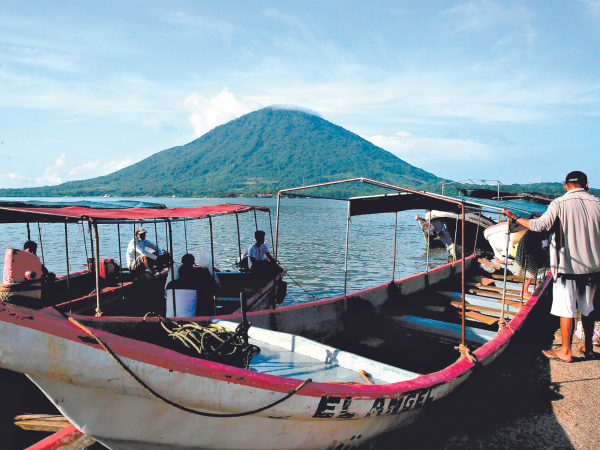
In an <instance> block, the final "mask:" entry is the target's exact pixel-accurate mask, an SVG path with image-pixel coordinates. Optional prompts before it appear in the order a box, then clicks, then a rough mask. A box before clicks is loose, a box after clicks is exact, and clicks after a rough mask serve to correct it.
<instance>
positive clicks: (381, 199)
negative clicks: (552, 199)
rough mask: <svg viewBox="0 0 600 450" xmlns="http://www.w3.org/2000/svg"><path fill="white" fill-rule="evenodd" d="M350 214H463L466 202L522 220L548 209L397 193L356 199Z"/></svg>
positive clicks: (529, 204)
mask: <svg viewBox="0 0 600 450" xmlns="http://www.w3.org/2000/svg"><path fill="white" fill-rule="evenodd" d="M348 201H349V203H350V215H351V216H361V215H366V214H380V213H393V212H399V211H407V210H412V209H426V210H437V211H447V212H452V213H457V214H458V213H460V212H461V206H460V204H461V203H463V204H464V205H465V207H466V208H467V209H468V210H472V211H487V212H490V213H497V212H500V211H502V210H503V209H509V210H511V211H512V212H513V214H515V215H516V216H518V217H533V216H539V215H542V214H543V213H544V212H546V209H547V208H548V206H546V205H541V204H539V203H534V202H530V201H527V200H505V201H497V200H488V199H480V198H472V197H463V196H457V197H453V196H442V195H437V194H433V195H432V194H430V193H428V192H415V191H413V192H400V193H394V194H385V195H374V196H369V197H353V198H350V199H348Z"/></svg>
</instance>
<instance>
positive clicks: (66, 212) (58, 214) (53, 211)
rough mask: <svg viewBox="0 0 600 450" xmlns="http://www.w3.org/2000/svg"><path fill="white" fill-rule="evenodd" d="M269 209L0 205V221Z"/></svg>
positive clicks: (178, 216)
mask: <svg viewBox="0 0 600 450" xmlns="http://www.w3.org/2000/svg"><path fill="white" fill-rule="evenodd" d="M254 210H256V211H269V208H267V207H266V206H254V205H234V204H229V203H222V204H220V205H211V206H197V207H195V208H165V209H149V208H127V209H95V208H85V207H81V206H69V207H63V208H25V207H0V223H24V222H61V223H62V222H77V221H80V220H88V219H93V220H94V221H95V222H104V223H106V222H120V221H134V220H135V221H140V222H142V221H147V220H155V219H199V218H202V217H206V216H218V215H223V214H235V213H245V212H249V211H254Z"/></svg>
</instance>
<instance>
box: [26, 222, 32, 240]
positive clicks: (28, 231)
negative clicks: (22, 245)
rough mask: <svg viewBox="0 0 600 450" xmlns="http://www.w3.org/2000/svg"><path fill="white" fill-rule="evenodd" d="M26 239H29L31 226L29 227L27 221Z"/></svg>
mask: <svg viewBox="0 0 600 450" xmlns="http://www.w3.org/2000/svg"><path fill="white" fill-rule="evenodd" d="M27 240H28V241H30V240H31V228H30V227H29V222H27Z"/></svg>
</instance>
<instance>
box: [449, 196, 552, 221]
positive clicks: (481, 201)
mask: <svg viewBox="0 0 600 450" xmlns="http://www.w3.org/2000/svg"><path fill="white" fill-rule="evenodd" d="M452 198H454V199H456V200H459V201H462V202H465V204H466V205H467V206H478V207H480V208H484V209H490V210H494V211H498V210H502V209H509V210H510V211H512V213H513V214H514V215H516V216H518V217H523V218H530V217H533V216H541V215H542V214H544V213H545V212H546V210H547V209H548V206H547V205H541V204H539V203H535V202H530V201H528V200H500V201H499V200H491V199H485V198H473V197H464V196H456V197H452Z"/></svg>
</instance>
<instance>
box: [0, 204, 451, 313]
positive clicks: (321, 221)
mask: <svg viewBox="0 0 600 450" xmlns="http://www.w3.org/2000/svg"><path fill="white" fill-rule="evenodd" d="M3 200H11V199H3ZM13 200H14V199H13ZM18 200H25V199H18ZM28 200H31V199H28ZM40 200H44V201H52V200H55V201H60V202H65V201H76V200H79V199H77V198H69V199H65V198H56V199H52V198H43V199H40ZM86 200H90V199H89V198H86ZM91 200H93V199H91ZM98 200H105V199H98ZM106 200H108V201H110V200H118V199H106ZM126 200H131V198H127V199H126ZM139 200H146V201H151V202H156V203H163V204H165V205H167V206H169V207H175V206H177V207H193V206H201V205H216V204H219V203H225V202H229V203H239V204H252V205H261V206H268V207H269V208H270V209H271V216H272V228H273V233H274V232H275V219H276V212H277V211H276V209H277V201H276V199H259V198H255V199H254V198H253V199H242V198H236V199H215V198H202V199H188V198H154V199H139ZM415 213H419V214H421V215H422V214H423V213H424V212H423V211H404V212H401V213H398V238H397V239H398V244H397V253H396V272H395V278H396V279H397V278H401V277H403V276H407V275H411V274H414V273H418V272H421V271H423V270H424V269H425V266H426V260H427V253H426V245H425V243H424V240H423V236H422V233H421V232H420V230H419V227H418V225H417V223H416V221H415V220H414V216H415ZM346 215H347V202H344V201H333V200H322V199H291V198H284V199H282V201H281V213H280V230H279V252H278V256H277V257H278V259H279V261H280V263H281V264H282V265H283V266H286V267H287V268H288V272H289V274H290V276H291V277H293V279H294V280H296V281H297V282H298V284H299V285H300V286H302V288H303V289H305V290H306V291H308V292H310V293H312V294H313V295H314V296H315V297H317V298H325V297H328V296H333V295H338V294H341V293H343V291H344V252H345V239H346ZM256 216H257V222H258V227H259V228H260V229H263V230H265V231H266V232H267V236H266V242H267V244H268V245H269V247H271V248H272V237H271V223H270V222H269V215H268V214H267V213H264V212H257V215H256ZM239 220H240V234H241V246H242V250H246V249H247V248H248V247H249V246H250V245H251V244H252V243H253V242H254V231H255V228H256V226H255V218H254V214H253V213H252V212H250V213H245V214H240V215H239ZM138 225H139V224H138ZM30 226H31V237H32V239H33V240H34V241H36V242H38V245H39V241H40V239H39V235H38V233H39V232H38V226H37V225H36V224H35V223H32V224H31V225H30ZM144 227H145V228H146V229H147V230H148V239H150V240H152V241H157V242H158V244H159V246H160V247H161V248H165V247H166V242H167V240H166V229H165V224H158V225H157V226H156V229H155V226H154V224H146V225H144ZM119 228H120V230H118V229H117V226H116V225H99V234H100V257H101V258H114V259H115V260H116V261H117V262H118V261H119V244H118V236H119V235H118V231H120V233H121V259H122V261H123V264H125V258H126V256H125V251H126V248H127V244H128V243H129V241H130V240H131V239H132V237H133V225H130V224H128V225H121V226H120V227H119ZM0 230H1V231H0V249H5V248H8V247H15V248H22V245H23V243H24V242H25V241H26V240H27V227H26V225H25V224H9V225H0ZM40 230H41V235H42V243H43V247H44V259H45V264H46V266H47V267H48V269H49V270H50V271H53V272H55V273H56V274H57V275H61V274H64V273H66V272H67V262H66V251H65V250H66V248H65V226H64V224H41V225H40ZM186 233H187V251H188V252H189V253H192V254H194V255H195V256H196V257H198V255H200V254H201V253H205V254H207V255H210V232H209V226H208V220H206V219H201V220H194V221H187V222H186V224H185V226H184V224H183V222H175V223H173V247H174V249H173V253H174V258H175V260H176V261H179V260H180V259H181V256H182V255H183V254H184V253H185V252H186V239H185V235H186ZM213 235H214V244H215V265H216V266H217V267H219V268H220V269H221V270H234V266H233V265H234V263H235V261H236V259H237V256H238V239H237V226H236V219H235V215H228V216H219V217H215V218H213ZM68 246H69V269H70V271H71V272H75V271H78V270H81V269H82V268H83V266H84V263H85V261H86V247H87V256H91V249H90V236H89V234H88V231H87V226H86V227H85V230H83V229H82V226H81V225H80V224H79V225H75V224H69V225H68ZM393 253H394V214H379V215H375V216H358V217H353V218H352V220H351V225H350V240H349V263H348V292H351V291H354V290H358V289H362V288H365V287H369V286H374V285H377V284H380V283H385V282H389V281H390V280H391V278H392V267H393V257H394V255H393ZM38 256H40V257H41V256H42V252H41V248H39V247H38ZM448 260H449V256H448V254H447V252H446V251H445V250H442V249H431V250H430V257H429V264H430V267H435V266H437V265H439V264H442V263H445V262H447V261H448ZM2 263H3V258H2V261H0V264H2ZM287 281H288V297H287V299H286V302H285V303H297V302H306V301H310V300H312V299H313V297H311V296H310V295H308V294H307V293H306V292H304V290H303V289H301V288H299V287H298V286H296V285H295V284H294V283H293V282H292V280H291V279H290V278H287Z"/></svg>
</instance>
